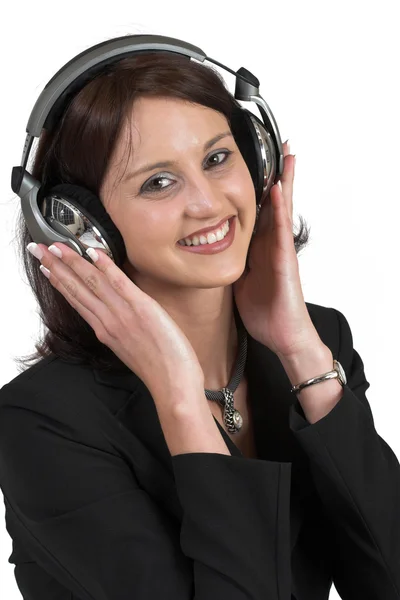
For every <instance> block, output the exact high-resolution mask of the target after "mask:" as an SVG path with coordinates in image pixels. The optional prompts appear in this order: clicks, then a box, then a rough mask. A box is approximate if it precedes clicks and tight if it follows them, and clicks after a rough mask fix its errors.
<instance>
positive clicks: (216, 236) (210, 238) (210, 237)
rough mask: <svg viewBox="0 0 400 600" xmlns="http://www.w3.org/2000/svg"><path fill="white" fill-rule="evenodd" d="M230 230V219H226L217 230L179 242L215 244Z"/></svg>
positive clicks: (196, 244)
mask: <svg viewBox="0 0 400 600" xmlns="http://www.w3.org/2000/svg"><path fill="white" fill-rule="evenodd" d="M228 231H229V221H226V222H225V223H224V225H222V227H220V228H219V229H218V230H217V231H216V232H213V233H208V234H207V235H206V236H205V235H200V236H197V235H195V236H193V237H192V238H185V239H184V240H180V241H179V242H178V244H180V245H181V246H185V245H186V246H199V245H204V244H214V242H216V241H221V240H223V239H224V237H225V236H226V234H227V233H228Z"/></svg>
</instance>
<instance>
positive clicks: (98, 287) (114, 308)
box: [29, 243, 204, 406]
mask: <svg viewBox="0 0 400 600" xmlns="http://www.w3.org/2000/svg"><path fill="white" fill-rule="evenodd" d="M29 246H30V248H32V246H31V245H30V244H29ZM52 246H53V247H54V246H55V247H56V248H57V249H58V250H61V251H62V257H59V258H57V257H56V256H55V255H54V254H52V253H51V252H50V251H49V250H48V249H47V246H46V245H45V244H38V245H36V251H37V250H38V248H40V250H41V252H42V257H41V258H40V257H39V256H38V253H37V252H36V253H35V254H34V255H35V256H36V257H37V258H38V257H39V258H40V261H41V263H42V265H43V266H44V267H46V268H47V269H48V270H49V271H50V274H49V281H50V283H51V284H52V286H53V287H54V288H56V289H57V290H58V291H59V292H60V293H61V294H62V295H63V296H64V298H66V300H67V301H68V302H69V303H70V304H71V306H73V308H75V310H76V311H77V312H78V313H79V314H80V315H81V317H83V319H85V321H87V323H89V325H90V326H91V327H92V329H93V330H94V332H95V334H96V337H97V339H98V340H99V341H100V342H101V343H103V344H105V345H106V346H108V347H109V348H111V350H112V351H113V352H114V354H116V355H117V356H118V358H119V359H120V360H121V361H122V362H123V363H125V364H126V365H127V367H128V368H129V369H131V371H133V372H134V373H136V375H138V377H140V379H141V380H142V381H143V382H144V384H145V385H146V387H147V388H148V389H149V391H150V393H151V394H152V395H154V396H155V397H158V396H159V394H160V393H162V391H164V390H175V389H178V388H180V389H182V386H183V385H185V384H186V383H187V384H188V385H193V387H194V388H196V389H199V386H200V385H201V386H202V388H201V389H204V374H203V371H202V369H201V366H200V364H199V362H198V360H197V356H196V354H195V352H194V350H193V347H192V346H191V344H190V342H189V340H188V338H187V337H186V336H185V334H184V333H183V332H182V331H181V329H180V328H179V327H178V326H177V324H176V323H175V321H173V319H172V318H171V317H170V316H169V314H168V313H167V312H166V311H165V310H164V309H163V308H162V307H161V306H160V304H158V302H156V301H155V300H154V299H153V298H151V297H150V296H148V295H147V294H146V293H145V292H143V291H142V290H141V289H140V288H139V287H137V286H136V285H135V284H134V283H133V282H132V281H131V280H130V279H129V278H128V277H127V276H126V275H125V273H123V271H121V269H119V268H118V267H117V266H116V265H115V263H114V262H113V261H112V260H111V259H110V258H109V257H108V256H107V255H106V254H105V253H104V252H102V251H97V252H96V253H97V255H98V260H97V262H96V263H95V264H91V263H89V262H88V261H87V260H85V259H84V258H83V257H81V256H79V254H78V253H77V252H75V251H74V250H72V249H71V248H69V247H68V246H66V245H65V244H61V243H56V244H53V245H52ZM50 248H51V246H50ZM33 249H34V250H35V247H33ZM32 254H33V252H32ZM39 254H40V253H39ZM42 272H43V269H42ZM44 274H45V273H44ZM164 395H165V393H164ZM154 396H153V397H154ZM197 397H198V395H197ZM181 399H182V397H181ZM179 400H180V398H179V397H177V405H178V406H179Z"/></svg>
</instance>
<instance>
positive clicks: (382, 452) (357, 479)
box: [289, 309, 400, 600]
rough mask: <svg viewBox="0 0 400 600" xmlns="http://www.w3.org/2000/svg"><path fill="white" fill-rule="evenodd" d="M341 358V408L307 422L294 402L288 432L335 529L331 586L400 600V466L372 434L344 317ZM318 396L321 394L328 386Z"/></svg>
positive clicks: (368, 597)
mask: <svg viewBox="0 0 400 600" xmlns="http://www.w3.org/2000/svg"><path fill="white" fill-rule="evenodd" d="M333 310H334V311H335V313H336V316H337V319H338V322H339V331H340V343H339V351H338V356H336V355H335V354H334V358H336V359H337V360H339V362H340V363H341V364H342V366H343V368H344V370H345V373H346V377H347V385H345V386H344V388H343V396H342V398H341V399H340V401H339V403H338V404H337V405H336V406H335V407H334V408H333V409H332V410H331V411H330V412H329V413H328V414H327V415H326V416H325V417H323V418H322V419H320V420H319V421H317V422H316V423H314V424H310V423H309V422H308V421H307V420H306V419H305V415H304V412H303V410H302V408H301V405H300V403H299V401H298V399H297V400H296V402H295V404H293V405H292V407H291V409H290V413H289V417H290V428H291V429H292V431H293V433H294V435H295V437H296V439H297V440H298V441H299V443H300V444H301V446H302V447H303V449H304V450H305V452H306V453H307V455H308V457H309V459H310V467H311V471H312V476H313V479H314V482H315V486H316V489H317V492H318V494H319V496H320V498H321V500H322V502H323V504H324V507H325V509H326V512H327V513H328V514H329V517H330V519H331V520H332V523H333V524H334V531H335V537H334V539H328V540H326V543H327V544H328V545H330V546H331V548H332V556H333V582H334V584H335V587H336V589H337V591H338V593H339V594H340V596H341V598H343V599H344V600H354V598H363V600H383V599H385V600H399V599H400V465H399V461H398V460H397V458H396V456H395V454H394V452H393V451H392V449H391V448H390V447H389V446H388V444H387V443H386V442H385V440H383V439H382V438H381V437H380V436H379V435H378V433H377V432H376V430H375V426H374V420H373V415H372V411H371V407H370V405H369V402H368V400H367V398H366V396H365V392H366V390H367V389H368V388H369V386H370V384H369V382H368V381H367V380H366V377H365V373H364V364H363V361H362V359H361V357H360V355H359V354H358V352H357V351H356V350H355V349H354V348H353V338H352V333H351V330H350V327H349V324H348V322H347V320H346V318H345V317H344V315H343V314H342V313H341V312H339V311H337V310H336V309H333ZM318 385H320V386H321V396H322V395H323V393H324V391H323V389H324V388H323V383H321V384H318Z"/></svg>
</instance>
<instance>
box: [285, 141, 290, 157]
mask: <svg viewBox="0 0 400 600" xmlns="http://www.w3.org/2000/svg"><path fill="white" fill-rule="evenodd" d="M284 144H286V148H287V152H288V154H290V144H289V138H288V139H287V140H286V142H284Z"/></svg>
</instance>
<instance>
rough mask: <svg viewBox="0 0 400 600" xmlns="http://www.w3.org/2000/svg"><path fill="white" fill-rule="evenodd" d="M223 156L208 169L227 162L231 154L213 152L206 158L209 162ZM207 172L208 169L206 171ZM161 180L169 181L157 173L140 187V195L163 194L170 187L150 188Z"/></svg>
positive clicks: (227, 151)
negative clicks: (222, 157) (222, 158)
mask: <svg viewBox="0 0 400 600" xmlns="http://www.w3.org/2000/svg"><path fill="white" fill-rule="evenodd" d="M221 154H222V155H223V156H225V158H224V160H222V161H219V162H217V163H214V164H211V165H210V166H209V167H208V168H215V167H219V166H220V165H223V164H224V163H226V161H227V160H228V158H229V156H230V155H231V154H233V151H232V150H220V151H219V152H215V153H214V154H212V155H211V156H209V157H208V159H207V160H206V162H207V161H209V160H210V159H212V158H216V157H217V156H219V155H221ZM207 170H208V169H207ZM163 179H169V178H168V177H167V176H166V175H164V174H163V173H159V174H158V175H156V176H155V177H153V178H152V179H149V180H148V181H146V182H145V183H144V184H143V185H142V187H141V188H140V193H141V194H142V193H146V194H157V193H160V192H163V191H164V190H166V189H168V188H169V187H171V186H169V185H168V186H164V187H155V188H154V187H152V186H151V184H153V183H154V182H160V181H162V180H163Z"/></svg>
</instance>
